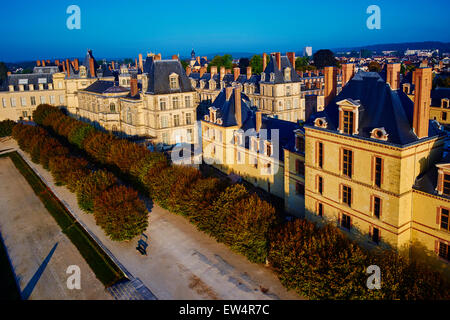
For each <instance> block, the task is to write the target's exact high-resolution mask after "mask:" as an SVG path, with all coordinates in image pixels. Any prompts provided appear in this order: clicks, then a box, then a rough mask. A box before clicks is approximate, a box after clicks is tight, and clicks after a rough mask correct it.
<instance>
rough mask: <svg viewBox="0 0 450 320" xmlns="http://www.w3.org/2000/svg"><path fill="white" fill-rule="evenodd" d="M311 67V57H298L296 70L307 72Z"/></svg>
mask: <svg viewBox="0 0 450 320" xmlns="http://www.w3.org/2000/svg"><path fill="white" fill-rule="evenodd" d="M308 67H309V57H298V58H297V59H295V70H298V71H306V70H308Z"/></svg>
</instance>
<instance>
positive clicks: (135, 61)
mask: <svg viewBox="0 0 450 320" xmlns="http://www.w3.org/2000/svg"><path fill="white" fill-rule="evenodd" d="M134 65H135V66H136V70H137V68H138V62H137V58H134Z"/></svg>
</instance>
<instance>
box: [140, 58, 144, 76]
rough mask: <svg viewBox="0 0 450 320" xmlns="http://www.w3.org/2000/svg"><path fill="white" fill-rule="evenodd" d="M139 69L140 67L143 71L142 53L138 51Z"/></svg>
mask: <svg viewBox="0 0 450 320" xmlns="http://www.w3.org/2000/svg"><path fill="white" fill-rule="evenodd" d="M139 69H141V72H143V71H144V64H143V62H142V53H139Z"/></svg>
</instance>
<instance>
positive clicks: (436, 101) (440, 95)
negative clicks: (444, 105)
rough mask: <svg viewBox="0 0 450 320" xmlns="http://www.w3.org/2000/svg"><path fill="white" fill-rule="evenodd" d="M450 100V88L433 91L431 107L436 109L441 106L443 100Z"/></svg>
mask: <svg viewBox="0 0 450 320" xmlns="http://www.w3.org/2000/svg"><path fill="white" fill-rule="evenodd" d="M444 98H447V99H450V88H436V89H433V90H431V105H432V106H435V107H440V106H441V100H442V99H444Z"/></svg>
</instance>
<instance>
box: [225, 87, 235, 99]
mask: <svg viewBox="0 0 450 320" xmlns="http://www.w3.org/2000/svg"><path fill="white" fill-rule="evenodd" d="M232 93H233V87H226V88H225V98H226V99H227V101H229V100H230V98H231V94H232Z"/></svg>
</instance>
